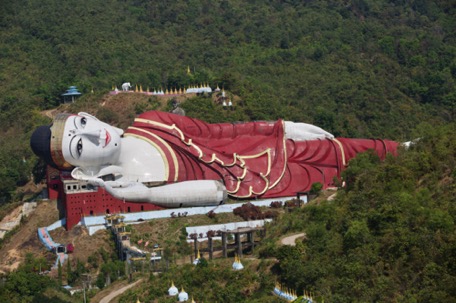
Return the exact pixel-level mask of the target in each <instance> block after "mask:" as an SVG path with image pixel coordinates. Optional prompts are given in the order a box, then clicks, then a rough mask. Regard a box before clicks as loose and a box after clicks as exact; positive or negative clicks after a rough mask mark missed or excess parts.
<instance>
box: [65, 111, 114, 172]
mask: <svg viewBox="0 0 456 303" xmlns="http://www.w3.org/2000/svg"><path fill="white" fill-rule="evenodd" d="M122 134H123V131H122V130H121V129H119V128H116V127H113V126H111V125H109V124H106V123H104V122H102V121H100V120H98V119H97V118H95V117H94V116H91V115H89V114H87V113H79V114H78V115H74V116H70V117H69V118H68V119H67V120H66V122H65V129H64V133H63V138H62V154H63V157H64V158H65V160H66V161H67V162H68V163H70V164H71V165H73V166H79V167H85V168H96V167H101V166H104V165H111V164H115V163H116V162H117V161H118V159H119V154H120V141H121V139H120V137H121V135H122Z"/></svg>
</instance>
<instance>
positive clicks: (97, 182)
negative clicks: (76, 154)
mask: <svg viewBox="0 0 456 303" xmlns="http://www.w3.org/2000/svg"><path fill="white" fill-rule="evenodd" d="M86 181H87V183H89V184H90V185H93V186H98V187H105V186H106V182H105V181H104V180H103V179H101V178H95V177H93V178H87V179H86Z"/></svg>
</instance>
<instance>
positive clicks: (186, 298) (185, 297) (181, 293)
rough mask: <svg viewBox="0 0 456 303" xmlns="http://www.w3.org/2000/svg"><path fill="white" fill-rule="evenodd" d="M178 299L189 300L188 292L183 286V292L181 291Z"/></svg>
mask: <svg viewBox="0 0 456 303" xmlns="http://www.w3.org/2000/svg"><path fill="white" fill-rule="evenodd" d="M178 299H179V302H185V301H188V293H186V292H185V290H184V288H183V287H182V290H181V292H180V293H179V296H178Z"/></svg>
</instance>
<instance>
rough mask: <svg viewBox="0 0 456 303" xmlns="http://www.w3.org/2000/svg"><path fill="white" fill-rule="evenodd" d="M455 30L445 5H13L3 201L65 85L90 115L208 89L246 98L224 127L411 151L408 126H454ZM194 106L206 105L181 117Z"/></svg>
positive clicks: (2, 122) (23, 177) (2, 26)
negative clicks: (119, 90) (146, 90)
mask: <svg viewBox="0 0 456 303" xmlns="http://www.w3.org/2000/svg"><path fill="white" fill-rule="evenodd" d="M455 23H456V18H455V7H454V5H452V4H451V1H423V0H416V1H386V0H380V1H371V0H353V1H342V0H332V1H241V0H225V1H208V0H205V1H198V0H194V1H183V0H174V1H167V0H165V1H142V0H125V1H117V0H108V1H98V0H88V1H83V2H81V1H51V0H40V1H37V0H30V1H25V0H18V1H9V2H8V3H4V4H3V5H2V9H1V10H0V41H1V42H0V79H1V81H0V107H1V112H0V126H1V137H0V160H1V162H0V163H2V164H1V165H0V177H1V178H2V180H3V182H2V183H1V186H0V193H1V196H2V197H3V198H4V199H8V198H9V196H10V194H11V191H12V190H13V189H14V188H15V187H16V185H20V184H22V183H24V182H26V181H27V180H29V179H30V173H31V171H32V169H33V167H34V166H35V164H36V158H35V157H34V156H33V155H32V154H31V151H30V149H29V147H28V138H29V136H30V133H31V131H32V130H33V128H34V127H35V126H36V125H38V124H41V123H49V120H48V119H47V118H45V117H43V116H42V115H41V114H40V110H43V109H49V108H53V107H55V106H57V105H58V104H59V102H60V101H61V96H60V95H61V94H62V93H63V92H64V91H65V90H66V89H67V87H68V86H70V85H76V86H78V88H79V89H80V90H81V91H82V92H83V93H84V94H85V96H83V98H82V100H84V98H86V101H87V96H88V95H89V94H90V92H91V90H92V89H93V91H94V92H95V95H96V96H99V98H101V96H102V94H103V93H105V92H107V91H108V90H110V89H111V87H112V85H118V86H119V85H120V84H121V83H122V82H124V81H129V82H131V83H133V84H134V85H135V84H142V85H143V86H144V87H146V86H148V87H151V88H154V87H155V88H159V87H162V88H173V87H182V86H188V85H190V84H197V83H203V82H205V83H209V84H210V85H211V86H213V87H215V86H216V85H219V86H220V87H224V88H225V89H226V90H229V91H230V92H231V93H233V94H236V95H237V96H239V97H240V98H241V101H239V102H238V104H236V114H234V115H233V116H232V117H224V116H220V119H225V120H232V119H234V118H233V117H243V118H246V119H252V120H262V119H263V120H267V119H277V118H284V119H289V120H294V121H304V122H309V123H315V124H317V125H319V126H321V127H323V128H325V129H327V130H328V131H330V132H332V133H334V134H335V135H338V136H350V137H384V138H390V139H396V140H403V141H406V140H409V139H412V138H415V137H417V136H419V133H416V132H415V131H414V130H415V127H416V125H418V124H420V123H428V124H429V125H439V124H445V123H447V122H448V121H452V120H453V119H454V118H455V112H454V103H455V99H456V94H455V76H456V59H455V53H456V43H455V39H456V37H455V32H456V26H455ZM187 67H190V70H191V75H188V74H187ZM96 100H97V98H94V97H93V96H92V97H91V98H90V102H97V101H96ZM198 106H208V105H207V103H205V102H201V105H196V106H195V105H192V106H191V107H189V108H190V110H189V111H188V114H189V115H191V114H193V113H194V112H200V109H199V108H198ZM206 110H207V109H206ZM203 112H204V111H203ZM200 118H201V117H200ZM202 118H204V117H202Z"/></svg>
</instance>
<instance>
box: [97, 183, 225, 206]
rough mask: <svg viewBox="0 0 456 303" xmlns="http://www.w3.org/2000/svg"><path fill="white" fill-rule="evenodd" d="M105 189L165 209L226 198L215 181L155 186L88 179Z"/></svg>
mask: <svg viewBox="0 0 456 303" xmlns="http://www.w3.org/2000/svg"><path fill="white" fill-rule="evenodd" d="M88 181H89V182H90V183H92V184H94V185H97V186H101V187H104V188H105V190H106V191H107V192H108V193H110V194H111V195H112V196H113V197H115V198H117V199H120V200H125V201H131V202H150V203H153V204H156V205H159V206H162V207H191V206H209V205H219V204H222V203H224V202H225V200H226V198H227V194H226V189H225V186H224V185H223V184H222V183H221V182H219V181H215V180H201V181H185V182H179V183H173V184H167V185H162V186H156V187H146V186H145V185H143V184H142V183H137V182H118V181H106V182H105V181H103V180H101V179H92V180H88Z"/></svg>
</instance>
